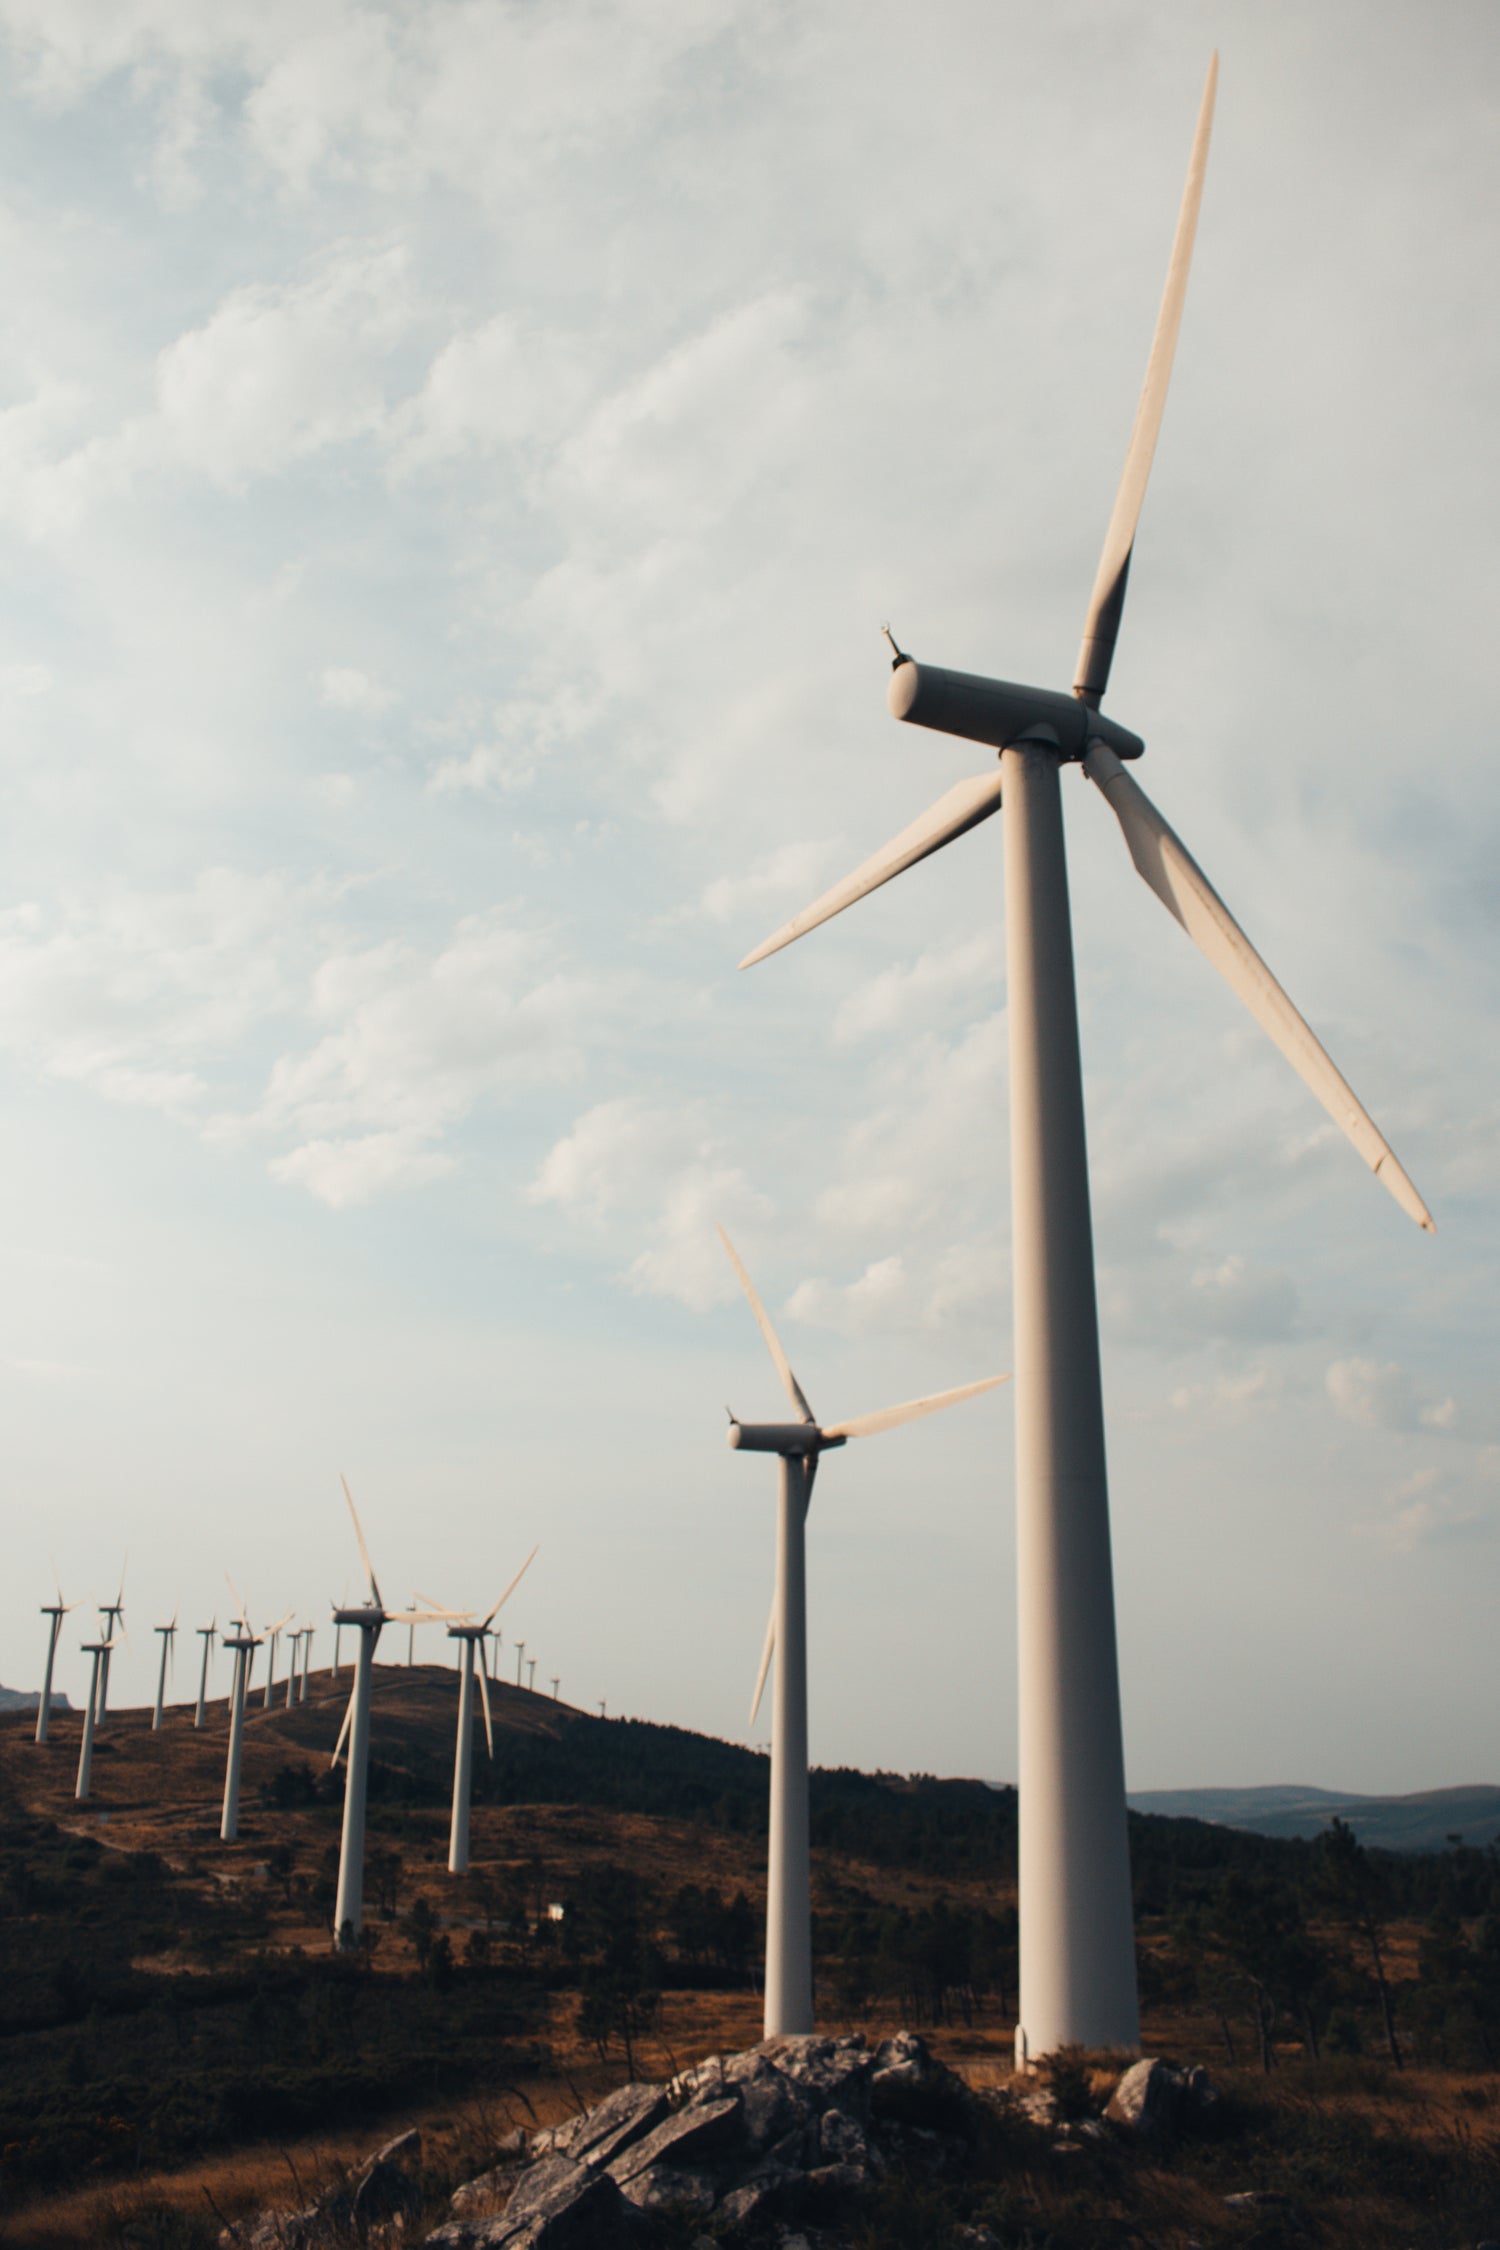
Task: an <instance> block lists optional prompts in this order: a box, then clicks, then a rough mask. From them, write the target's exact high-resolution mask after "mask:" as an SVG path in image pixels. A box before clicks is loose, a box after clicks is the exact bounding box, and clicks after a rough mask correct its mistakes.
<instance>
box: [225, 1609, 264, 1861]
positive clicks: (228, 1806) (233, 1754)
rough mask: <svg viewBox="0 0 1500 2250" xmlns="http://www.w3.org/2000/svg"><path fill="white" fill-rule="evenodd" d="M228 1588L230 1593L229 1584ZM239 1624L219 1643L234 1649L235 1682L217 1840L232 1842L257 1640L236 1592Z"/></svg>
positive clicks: (236, 1831) (237, 1824)
mask: <svg viewBox="0 0 1500 2250" xmlns="http://www.w3.org/2000/svg"><path fill="white" fill-rule="evenodd" d="M229 1591H230V1592H231V1593H232V1594H233V1593H234V1587H233V1585H232V1584H231V1586H230V1589H229ZM234 1598H235V1601H236V1603H238V1605H239V1613H240V1614H239V1623H238V1625H237V1627H236V1629H235V1631H234V1632H233V1633H226V1634H225V1635H224V1636H223V1639H222V1641H221V1642H220V1646H221V1647H222V1648H227V1649H230V1650H232V1651H233V1654H234V1684H233V1686H232V1687H231V1689H230V1691H229V1755H228V1756H227V1758H226V1759H225V1761H224V1810H223V1815H222V1817H221V1819H220V1821H219V1841H220V1842H221V1843H224V1844H232V1843H233V1842H234V1841H235V1839H236V1837H237V1836H238V1835H239V1832H240V1754H241V1752H242V1750H243V1749H244V1744H245V1700H246V1697H247V1696H248V1695H249V1692H250V1672H251V1667H252V1666H253V1665H254V1662H255V1652H256V1650H257V1649H258V1648H259V1647H260V1642H259V1641H258V1640H257V1638H256V1636H255V1635H254V1634H253V1633H252V1632H251V1630H250V1625H249V1620H248V1619H247V1617H246V1615H245V1605H244V1603H243V1602H242V1601H240V1598H239V1596H238V1594H235V1596H234Z"/></svg>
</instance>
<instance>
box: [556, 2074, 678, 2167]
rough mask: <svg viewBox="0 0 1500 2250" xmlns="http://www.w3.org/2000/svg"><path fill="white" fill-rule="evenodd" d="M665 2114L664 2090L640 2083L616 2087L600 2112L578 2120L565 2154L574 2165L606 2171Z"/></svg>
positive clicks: (598, 2110) (594, 2110) (590, 2112)
mask: <svg viewBox="0 0 1500 2250" xmlns="http://www.w3.org/2000/svg"><path fill="white" fill-rule="evenodd" d="M666 2115H667V2097H666V2092H665V2090H664V2089H663V2088H662V2087H660V2086H647V2085H641V2084H639V2083H637V2084H634V2085H630V2086H617V2087H616V2089H615V2091H614V2092H613V2093H612V2094H610V2095H608V2096H607V2097H606V2099H605V2100H603V2101H602V2102H600V2104H599V2106H598V2108H597V2109H591V2110H589V2111H588V2112H587V2113H586V2114H585V2115H584V2116H583V2117H580V2118H578V2119H576V2120H575V2122H574V2126H573V2130H572V2132H571V2134H570V2137H569V2140H568V2146H567V2152H566V2153H567V2154H568V2156H570V2157H571V2158H572V2160H573V2162H574V2163H575V2164H587V2165H590V2166H591V2167H593V2168H594V2169H596V2170H603V2169H604V2167H606V2166H607V2165H609V2164H611V2163H613V2161H614V2159H615V2158H616V2157H617V2156H619V2155H620V2154H621V2153H622V2152H623V2151H624V2150H625V2149H627V2148H628V2147H629V2146H630V2144H631V2143H632V2142H633V2141H638V2140H641V2139H643V2138H644V2136H645V2135H646V2134H647V2133H649V2132H651V2131H652V2130H653V2129H654V2128H655V2127H656V2126H657V2125H659V2124H660V2123H661V2122H662V2120H663V2118H664V2117H665V2116H666Z"/></svg>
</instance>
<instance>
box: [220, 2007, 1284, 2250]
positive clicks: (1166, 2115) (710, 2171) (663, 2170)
mask: <svg viewBox="0 0 1500 2250" xmlns="http://www.w3.org/2000/svg"><path fill="white" fill-rule="evenodd" d="M1216 2100H1217V2096H1216V2094H1215V2092H1214V2089H1213V2088H1212V2086H1211V2085H1210V2084H1209V2081H1208V2078H1207V2075H1206V2073H1204V2072H1203V2071H1202V2070H1193V2071H1187V2072H1183V2071H1177V2070H1173V2069H1172V2068H1170V2067H1169V2066H1168V2065H1167V2064H1165V2063H1163V2062H1159V2061H1146V2062H1141V2063H1137V2064H1135V2065H1134V2066H1132V2067H1131V2068H1130V2069H1129V2070H1127V2071H1125V2072H1124V2073H1123V2075H1120V2076H1119V2077H1118V2082H1117V2083H1116V2084H1115V2085H1114V2087H1113V2090H1112V2092H1111V2093H1110V2096H1109V2099H1108V2102H1107V2106H1105V2107H1104V2110H1103V2115H1102V2116H1097V2115H1093V2114H1086V2115H1083V2116H1069V2115H1067V2114H1066V2111H1067V2109H1068V2107H1069V2106H1070V2105H1069V2103H1068V2099H1067V2091H1066V2088H1065V2087H1063V2086H1061V2085H1060V2084H1059V2083H1058V2082H1051V2083H1039V2084H1038V2085H1037V2086H1036V2087H1035V2089H1034V2090H1032V2091H1031V2092H1029V2093H1028V2094H1027V2095H1025V2096H1023V2097H1022V2098H1021V2099H1020V2100H1017V2099H1016V2098H1015V2097H1013V2096H1012V2095H1010V2094H1008V2093H995V2094H988V2095H986V2094H984V2093H978V2094H976V2093H974V2092H972V2091H971V2090H970V2089H969V2088H968V2087H967V2086H966V2085H965V2084H964V2082H963V2081H962V2080H961V2079H960V2078H958V2077H957V2076H956V2075H955V2074H954V2073H953V2072H952V2071H950V2070H948V2069H947V2068H946V2067H945V2066H944V2065H942V2064H941V2063H939V2062H937V2061H935V2060H934V2058H933V2057H932V2055H931V2053H930V2052H929V2050H928V2048H927V2045H926V2043H925V2042H924V2041H923V2040H921V2039H920V2038H917V2037H916V2036H915V2035H914V2034H912V2033H910V2032H902V2033H899V2034H898V2035H897V2036H896V2037H895V2038H892V2039H887V2040H884V2041H882V2042H881V2043H880V2044H879V2045H878V2046H877V2047H874V2048H871V2047H870V2046H869V2045H867V2043H866V2042H865V2041H864V2040H863V2039H862V2038H859V2037H848V2038H839V2039H834V2038H820V2037H817V2036H808V2037H805V2038H789V2039H776V2040H770V2041H767V2042H765V2043H764V2044H763V2045H760V2046H757V2047H750V2048H747V2049H746V2050H745V2051H744V2052H743V2053H740V2054H733V2055H716V2056H712V2057H710V2058H709V2060H707V2061H706V2062H702V2063H699V2064H697V2065H696V2066H695V2067H694V2068H693V2069H691V2070H688V2071H685V2072H683V2073H682V2074H681V2075H680V2076H678V2077H676V2078H674V2079H672V2080H670V2081H668V2082H667V2083H665V2084H661V2085H652V2084H632V2085H627V2086H622V2087H620V2088H618V2089H617V2090H616V2091H615V2092H614V2093H612V2094H610V2095H609V2096H608V2097H607V2098H606V2099H605V2100H604V2101H603V2102H601V2103H599V2104H598V2106H597V2107H595V2108H593V2109H590V2110H585V2111H583V2112H581V2113H580V2114H579V2115H578V2116H576V2117H573V2118H571V2119H569V2120H568V2121H567V2122H566V2123H565V2124H562V2125H558V2126H552V2127H548V2128H546V2129H545V2130H543V2131H540V2132H536V2133H531V2134H526V2133H523V2132H516V2133H514V2134H512V2135H511V2137H510V2140H509V2143H508V2144H507V2145H506V2146H505V2147H504V2148H503V2149H502V2150H500V2151H498V2152H497V2154H498V2155H499V2156H500V2161H499V2162H498V2163H497V2164H496V2165H495V2166H494V2167H493V2168H492V2169H491V2170H489V2171H487V2172H485V2173H483V2174H482V2175H480V2176H479V2177H478V2178H476V2179H473V2180H469V2181H467V2182H465V2183H464V2184H462V2185H461V2186H459V2187H458V2188H457V2189H456V2190H455V2191H454V2192H453V2194H452V2196H451V2209H452V2214H453V2215H452V2217H451V2218H450V2219H449V2220H448V2221H447V2222H446V2223H445V2224H443V2225H441V2226H439V2227H438V2228H437V2229H436V2230H435V2231H433V2232H430V2233H428V2234H427V2235H426V2236H425V2238H424V2239H425V2242H426V2244H427V2245H428V2246H429V2250H501V2246H502V2245H503V2246H504V2250H675V2246H677V2245H686V2246H695V2245H698V2244H701V2246H702V2250H720V2246H726V2250H727V2246H733V2245H738V2244H747V2245H748V2244H752V2243H754V2244H762V2243H778V2244H781V2245H784V2246H785V2250H837V2246H839V2245H842V2244H845V2243H847V2242H849V2241H851V2240H853V2239H854V2237H853V2235H852V2234H851V2232H850V2231H849V2230H850V2229H851V2228H852V2227H857V2226H858V2225H859V2224H860V2223H861V2221H862V2220H863V2219H866V2218H868V2215H869V2213H870V2210H871V2207H872V2204H873V2203H875V2202H877V2201H878V2200H879V2198H880V2197H881V2195H882V2192H883V2191H884V2190H886V2189H887V2188H888V2187H890V2186H891V2185H893V2184H895V2183H898V2182H903V2183H908V2184H909V2183H911V2182H913V2181H917V2182H920V2181H923V2180H929V2181H930V2180H936V2179H942V2178H946V2179H950V2180H953V2179H960V2178H962V2177H963V2176H964V2175H965V2174H966V2173H967V2172H969V2171H970V2170H972V2169H973V2166H974V2159H975V2154H976V2150H977V2148H978V2147H979V2145H980V2144H981V2143H982V2142H984V2141H985V2140H986V2139H989V2140H991V2141H992V2140H993V2138H994V2136H995V2134H996V2133H997V2132H998V2133H1000V2134H1001V2135H1004V2134H1006V2133H1010V2134H1013V2135H1015V2136H1017V2137H1018V2139H1020V2140H1023V2141H1025V2140H1029V2141H1032V2142H1035V2143H1043V2144H1045V2145H1047V2146H1048V2147H1050V2149H1051V2150H1052V2151H1053V2152H1054V2153H1059V2154H1065V2153H1068V2152H1070V2151H1074V2150H1082V2149H1083V2148H1085V2147H1086V2146H1087V2145H1088V2144H1090V2143H1091V2142H1102V2143H1110V2142H1116V2141H1128V2140H1130V2139H1132V2138H1134V2139H1140V2140H1145V2141H1150V2140H1152V2139H1155V2138H1158V2137H1161V2136H1163V2135H1167V2134H1172V2133H1177V2132H1180V2131H1182V2130H1183V2129H1184V2127H1191V2126H1192V2124H1193V2123H1195V2122H1201V2121H1202V2120H1204V2119H1206V2118H1207V2117H1208V2116H1209V2114H1210V2113H1211V2111H1212V2109H1213V2106H1214V2104H1215V2102H1216ZM1072 2106H1073V2107H1080V2106H1081V2107H1083V2108H1084V2109H1085V2110H1087V2109H1088V2108H1089V2107H1090V2105H1089V2103H1088V2101H1087V2100H1086V2099H1085V2100H1084V2101H1083V2102H1081V2103H1074V2104H1073V2105H1072ZM420 2160H421V2149H420V2141H419V2136H418V2135H417V2134H415V2133H408V2134H406V2135H404V2136H403V2137H402V2138H401V2139H400V2140H398V2141H393V2142H391V2143H390V2144H389V2145H388V2146H387V2147H386V2148H384V2149H382V2150H380V2151H379V2152H378V2154H377V2155H376V2156H374V2157H372V2158H371V2159H370V2161H369V2162H368V2163H367V2164H366V2165H365V2166H364V2167H363V2168H362V2169H361V2170H360V2171H359V2172H357V2173H356V2174H354V2175H353V2176H352V2177H351V2178H350V2179H348V2180H346V2181H344V2182H341V2183H340V2184H339V2185H338V2186H337V2187H336V2188H335V2189H333V2190H332V2191H331V2192H330V2193H329V2194H328V2195H326V2196H325V2197H324V2198H323V2199H322V2200H321V2202H319V2203H315V2204H312V2205H310V2206H308V2207H307V2208H305V2209H303V2210H300V2211H279V2212H267V2213H265V2214H263V2215H262V2217H261V2218H260V2219H258V2220H256V2221H254V2222H252V2223H249V2224H241V2225H239V2226H235V2227H230V2228H226V2230H225V2231H224V2234H223V2235H222V2237H221V2250H315V2246H318V2245H322V2244H325V2243H327V2244H335V2243H345V2242H351V2241H358V2242H364V2243H390V2244H395V2243H400V2242H406V2241H411V2240H413V2239H414V2238H415V2236H414V2223H415V2221H416V2219H417V2215H418V2213H419V2211H420V2209H421V2206H422V2200H423V2196H422V2188H421V2186H420V2185H419V2180H418V2170H419V2166H420ZM1246 2200H1253V2198H1247V2199H1246ZM950 2239H951V2240H952V2241H953V2242H954V2244H955V2245H956V2250H1002V2237H1001V2236H1000V2235H999V2234H996V2233H995V2232H993V2231H992V2230H991V2229H990V2228H988V2227H987V2226H986V2225H984V2224H983V2223H982V2222H980V2223H974V2224H962V2223H960V2224H957V2225H956V2226H955V2227H954V2228H953V2229H952V2232H951V2236H950Z"/></svg>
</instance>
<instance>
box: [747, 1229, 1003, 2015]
mask: <svg viewBox="0 0 1500 2250" xmlns="http://www.w3.org/2000/svg"><path fill="white" fill-rule="evenodd" d="M719 1240H720V1241H721V1242H722V1243H723V1245H724V1248H725V1250H726V1251H727V1252H728V1254H729V1262H730V1264H731V1265H732V1266H733V1267H734V1270H735V1272H736V1274H737V1275H738V1276H739V1281H740V1286H741V1288H742V1289H743V1290H744V1292H745V1295H746V1296H747V1297H748V1298H749V1300H750V1310H751V1311H752V1312H753V1313H754V1315H755V1319H756V1323H757V1325H758V1326H759V1329H760V1332H761V1334H762V1336H763V1337H764V1338H765V1340H766V1348H767V1350H768V1351H769V1352H770V1354H771V1358H772V1361H773V1363H774V1365H775V1368H776V1372H777V1374H778V1375H779V1376H780V1377H781V1382H782V1388H783V1389H784V1390H785V1392H786V1394H787V1396H788V1398H789V1399H790V1400H791V1402H792V1405H793V1406H794V1407H795V1409H796V1411H797V1414H798V1417H799V1419H798V1420H797V1421H795V1422H738V1421H736V1420H735V1419H734V1417H733V1415H731V1416H730V1421H729V1442H730V1444H731V1446H734V1447H735V1448H737V1449H738V1450H739V1451H741V1452H745V1453H774V1454H776V1455H778V1456H779V1458H780V1462H781V1501H780V1507H779V1509H778V1513H777V1519H776V1591H775V1596H774V1599H773V1601H772V1605H771V1622H770V1625H769V1626H768V1628H767V1631H766V1645H765V1653H764V1655H763V1656H762V1657H761V1663H760V1677H759V1679H758V1680H757V1681H756V1683H755V1700H754V1702H753V1703H752V1704H751V1706H750V1724H751V1725H752V1726H753V1725H754V1724H755V1714H756V1712H757V1711H758V1710H759V1708H760V1699H761V1695H762V1693H763V1692H764V1689H765V1684H766V1674H767V1672H768V1671H769V1669H770V1666H771V1662H772V1658H773V1656H774V1659H775V1664H776V1681H775V1689H774V1700H773V1703H772V1713H771V1836H770V1846H769V1851H768V1856H767V1865H766V1991H765V2001H766V2010H765V2035H766V2037H767V2038H768V2039H776V2038H780V2037H781V2036H783V2035H784V2034H787V2033H791V2032H807V2031H811V2030H812V2028H813V1999H812V1879H811V1869H810V1863H809V1858H808V1834H807V1580H806V1546H805V1527H806V1523H807V1511H808V1506H809V1504H810V1502H811V1500H812V1488H813V1479H814V1477H815V1476H816V1475H817V1473H818V1456H819V1455H820V1454H822V1453H827V1452H830V1451H832V1449H833V1448H834V1447H835V1446H840V1445H845V1444H847V1443H848V1441H849V1439H850V1438H852V1437H869V1436H873V1435H874V1433H875V1432H876V1431H877V1430H894V1429H898V1428H899V1427H900V1426H901V1424H902V1423H903V1422H915V1421H917V1420H919V1419H920V1417H921V1416H923V1415H924V1414H936V1413H939V1412H940V1411H941V1410H942V1408H944V1407H945V1406H957V1405H959V1404H960V1403H961V1402H962V1401H963V1400H964V1399H966V1398H977V1397H978V1396H979V1394H980V1392H981V1391H992V1390H994V1389H995V1388H996V1387H997V1385H998V1384H1001V1383H1003V1382H1006V1381H1007V1380H1008V1378H1007V1377H1006V1376H1004V1375H986V1376H985V1377H984V1378H983V1379H982V1380H981V1381H980V1382H977V1383H963V1384H960V1386H959V1388H958V1389H957V1390H954V1391H939V1392H937V1393H936V1394H935V1395H934V1396H932V1397H930V1398H914V1399H911V1400H909V1401H908V1402H907V1404H906V1405H904V1406H887V1407H883V1408H881V1409H880V1411H879V1412H877V1413H874V1414H861V1415H858V1416H856V1418H855V1419H854V1420H853V1421H850V1422H835V1423H832V1424H831V1425H830V1426H829V1427H828V1428H827V1429H821V1428H820V1427H819V1425H818V1423H817V1421H816V1420H815V1418H814V1415H813V1410H812V1408H811V1407H810V1406H809V1405H808V1403H807V1399H806V1396H805V1395H804V1393H803V1390H802V1386H801V1384H800V1383H799V1382H798V1381H797V1378H796V1376H795V1375H794V1374H793V1373H792V1370H791V1363H790V1362H789V1360H788V1359H787V1356H786V1353H785V1352H784V1351H783V1350H782V1348H781V1339H780V1338H779V1337H778V1335H777V1333H776V1331H775V1329H774V1328H773V1327H772V1326H771V1321H770V1316H769V1314H768V1313H767V1311H766V1308H765V1306H764V1305H763V1304H762V1303H761V1301H760V1299H759V1297H758V1296H757V1295H756V1293H755V1287H754V1284H753V1283H752V1282H751V1279H750V1276H749V1274H748V1273H746V1271H745V1268H744V1266H743V1265H742V1264H741V1263H740V1258H739V1253H738V1251H737V1250H736V1249H735V1247H734V1244H733V1243H732V1242H731V1241H730V1239H729V1237H728V1235H727V1234H726V1233H725V1232H724V1229H723V1228H722V1227H720V1229H719Z"/></svg>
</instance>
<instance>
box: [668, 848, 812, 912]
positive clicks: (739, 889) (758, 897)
mask: <svg viewBox="0 0 1500 2250" xmlns="http://www.w3.org/2000/svg"><path fill="white" fill-rule="evenodd" d="M833 848H834V847H833V846H832V844H830V843H828V842H826V841H825V842H822V843H816V842H813V841H811V840H810V839H808V838H805V837H798V838H796V839H795V840H794V841H793V842H791V843H789V844H780V845H778V846H777V848H776V849H775V850H774V851H771V852H767V853H766V854H765V856H764V857H763V858H761V859H759V860H757V861H756V863H755V865H754V866H753V867H752V868H750V869H749V870H748V872H747V873H745V874H743V875H716V876H715V877H714V880H713V881H712V882H711V883H709V884H708V885H707V886H706V888H705V889H704V891H703V894H702V896H701V898H700V899H699V901H698V910H699V912H700V913H701V914H703V915H705V916H706V917H707V919H708V920H709V921H710V922H719V923H724V922H738V921H743V920H748V919H749V917H750V915H751V913H752V911H758V910H759V909H760V908H762V907H768V906H769V905H771V904H772V903H773V902H779V901H781V900H783V899H794V900H795V901H796V902H797V903H798V904H799V905H806V904H809V903H810V902H811V893H812V890H813V886H814V885H815V884H816V882H817V880H818V878H819V876H820V875H821V874H822V872H823V870H824V868H825V867H827V865H828V863H829V860H830V858H831V857H832V854H833ZM804 893H806V894H808V896H807V897H804V896H803V894H804Z"/></svg>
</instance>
